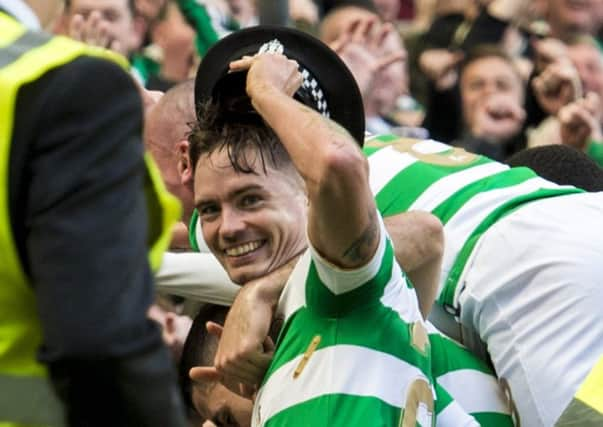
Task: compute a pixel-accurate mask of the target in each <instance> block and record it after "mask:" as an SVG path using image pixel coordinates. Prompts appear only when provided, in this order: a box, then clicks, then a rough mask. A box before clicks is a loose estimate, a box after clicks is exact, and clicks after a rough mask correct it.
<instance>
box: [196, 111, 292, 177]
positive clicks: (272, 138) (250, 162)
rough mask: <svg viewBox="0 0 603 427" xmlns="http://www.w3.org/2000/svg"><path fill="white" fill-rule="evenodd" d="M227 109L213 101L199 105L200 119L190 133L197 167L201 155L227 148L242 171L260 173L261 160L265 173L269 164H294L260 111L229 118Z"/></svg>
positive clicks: (277, 165) (233, 164) (235, 168)
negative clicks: (225, 110) (261, 116)
mask: <svg viewBox="0 0 603 427" xmlns="http://www.w3.org/2000/svg"><path fill="white" fill-rule="evenodd" d="M223 111H224V109H223V108H222V107H220V106H219V105H217V104H215V103H213V102H206V103H204V104H201V105H200V106H199V108H198V112H197V117H198V119H197V121H196V122H195V123H194V124H193V126H192V129H191V132H190V133H189V136H188V141H189V155H190V159H191V163H192V167H193V170H195V169H196V166H197V163H198V161H199V158H200V157H201V156H203V155H209V154H212V153H214V152H216V151H220V150H226V152H227V153H228V158H229V160H230V163H231V165H232V167H233V169H234V170H235V171H236V172H239V173H252V174H258V172H259V171H258V170H257V165H258V162H257V161H258V160H259V161H260V162H259V164H260V165H261V168H262V171H263V172H264V173H266V171H267V170H266V166H267V165H269V166H271V167H273V168H275V169H281V168H283V167H289V166H292V162H291V158H290V157H289V154H288V153H287V150H286V149H285V147H284V146H283V145H282V144H281V142H280V141H279V139H278V137H277V136H276V134H275V133H274V131H273V130H272V129H271V128H270V127H269V126H268V125H266V124H265V123H264V122H263V120H262V119H261V118H260V116H259V115H257V113H255V114H248V115H241V116H240V117H230V116H229V117H227V118H225V117H224V114H223Z"/></svg>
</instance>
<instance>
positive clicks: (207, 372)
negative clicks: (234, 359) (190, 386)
mask: <svg viewBox="0 0 603 427" xmlns="http://www.w3.org/2000/svg"><path fill="white" fill-rule="evenodd" d="M188 376H189V378H190V379H191V380H193V381H195V382H207V381H221V379H222V375H221V374H220V373H219V372H218V370H217V369H216V368H215V367H213V366H195V367H194V368H191V369H190V370H189V371H188Z"/></svg>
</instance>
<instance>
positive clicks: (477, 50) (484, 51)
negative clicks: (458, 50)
mask: <svg viewBox="0 0 603 427" xmlns="http://www.w3.org/2000/svg"><path fill="white" fill-rule="evenodd" d="M493 57H494V58H500V59H502V60H503V61H505V62H506V63H508V64H509V66H510V67H511V68H512V69H513V70H514V71H515V74H517V77H518V78H519V79H520V80H522V78H521V74H520V72H519V70H518V69H517V66H516V65H515V62H514V61H513V58H512V57H511V56H510V55H509V54H507V53H506V52H505V51H504V50H503V49H502V48H501V47H500V46H498V45H495V44H488V43H483V44H478V45H476V46H474V47H473V48H471V49H469V51H468V52H466V54H465V56H464V58H463V60H462V61H461V63H460V64H459V75H462V74H463V72H464V71H465V68H467V67H468V66H469V65H471V64H472V63H474V62H475V61H478V60H480V59H484V58H493Z"/></svg>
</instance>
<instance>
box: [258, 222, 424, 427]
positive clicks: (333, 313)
mask: <svg viewBox="0 0 603 427" xmlns="http://www.w3.org/2000/svg"><path fill="white" fill-rule="evenodd" d="M277 316H283V317H284V320H285V322H284V326H283V328H282V330H281V333H280V336H279V339H278V342H277V347H276V352H275V355H274V358H273V360H272V364H271V365H270V368H269V369H268V372H267V373H266V376H265V378H264V382H263V384H262V387H261V388H260V390H259V392H258V395H257V398H256V402H255V405H254V410H253V417H252V425H253V426H288V427H295V426H324V427H337V426H346V427H350V426H369V425H370V426H399V425H404V426H406V425H412V426H416V425H421V426H433V425H435V413H434V401H435V389H434V385H433V384H434V383H433V380H432V374H431V351H430V345H429V339H428V335H427V330H426V326H425V324H424V322H423V320H422V318H421V314H420V312H419V308H418V302H417V297H416V294H415V292H414V289H413V288H412V287H411V286H410V285H409V284H408V282H407V281H406V279H405V277H404V274H403V273H402V271H401V270H400V268H399V267H398V265H397V264H396V263H395V261H394V252H393V248H392V246H391V243H390V242H389V239H388V238H387V235H386V232H385V228H384V227H383V224H381V241H380V244H379V248H378V250H377V252H376V254H375V256H374V257H373V259H372V260H371V261H370V262H369V263H368V264H367V265H366V266H364V267H362V268H360V269H357V270H351V271H342V270H340V269H338V268H336V267H334V266H332V265H330V264H329V263H328V262H327V261H326V260H324V259H322V258H321V257H320V255H318V254H317V253H316V252H315V251H313V250H312V249H309V250H308V251H306V253H305V254H304V255H303V257H302V258H301V259H300V261H299V262H298V264H297V266H296V267H295V269H294V271H293V273H292V275H291V277H290V279H289V282H288V283H287V285H286V287H285V289H284V291H283V293H282V294H281V298H280V301H279V305H278V309H277ZM403 420H406V422H409V423H410V424H403V423H402V422H403Z"/></svg>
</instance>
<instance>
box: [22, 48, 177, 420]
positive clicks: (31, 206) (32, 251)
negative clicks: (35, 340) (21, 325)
mask: <svg viewBox="0 0 603 427" xmlns="http://www.w3.org/2000/svg"><path fill="white" fill-rule="evenodd" d="M15 117H16V122H15V130H14V131H15V133H14V138H13V140H14V141H15V144H16V145H18V146H19V147H20V148H19V149H18V150H16V152H15V154H14V155H15V157H14V160H15V162H16V163H15V164H16V166H14V165H12V166H11V180H12V184H11V188H12V189H14V191H13V194H15V192H16V193H17V194H18V196H17V197H15V198H13V199H12V200H15V205H16V207H15V208H14V209H13V213H14V214H16V215H17V217H16V219H15V220H14V222H17V223H18V224H15V230H16V236H17V237H16V240H17V241H18V242H19V241H20V242H21V243H18V249H19V252H20V254H21V258H22V261H23V264H24V268H25V270H26V272H27V273H28V275H29V277H30V279H31V283H32V286H33V287H34V289H35V292H36V297H37V302H38V313H39V317H40V319H41V323H42V329H43V346H42V348H41V349H40V352H39V358H40V360H41V361H43V362H45V363H46V364H47V365H48V366H49V369H50V373H51V377H52V380H53V383H54V385H55V387H56V389H57V392H58V394H59V396H60V397H61V398H62V399H63V401H64V402H65V404H66V408H67V416H68V422H69V424H70V425H89V426H96V425H99V426H100V425H105V426H106V425H141V426H142V425H144V426H155V425H156V426H180V425H184V417H183V410H182V404H181V402H180V400H179V397H178V394H177V387H176V382H175V374H174V372H173V367H172V363H171V360H170V358H169V355H168V352H167V349H165V348H164V346H163V343H162V341H161V336H160V333H159V331H158V329H157V327H156V326H155V325H154V323H153V322H152V321H150V320H149V319H147V316H146V313H147V310H148V307H149V305H150V304H151V301H152V298H153V289H152V278H151V277H152V276H151V273H150V270H149V266H148V260H147V232H146V228H147V216H146V206H145V199H144V193H143V176H144V175H143V174H144V162H143V158H142V144H141V129H142V106H141V101H140V97H139V94H138V91H137V90H136V88H135V86H134V83H133V82H132V80H131V78H130V77H129V76H128V75H127V74H126V73H125V72H124V71H122V70H121V69H120V68H119V67H118V66H117V65H115V64H112V63H109V62H106V61H103V60H100V59H94V58H88V57H83V58H79V59H77V60H75V61H73V62H72V63H70V64H68V65H66V66H63V67H60V68H58V69H56V70H53V71H51V72H49V73H47V74H45V75H44V76H43V77H42V78H40V79H39V80H38V81H36V82H34V83H31V84H29V85H27V86H25V87H24V88H22V89H21V91H20V93H19V95H18V98H17V107H16V114H15ZM19 150H20V151H19ZM12 160H13V159H11V161H12ZM19 164H21V165H22V166H23V167H22V168H21V169H19V167H18V165H19ZM13 218H15V217H14V216H13Z"/></svg>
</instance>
